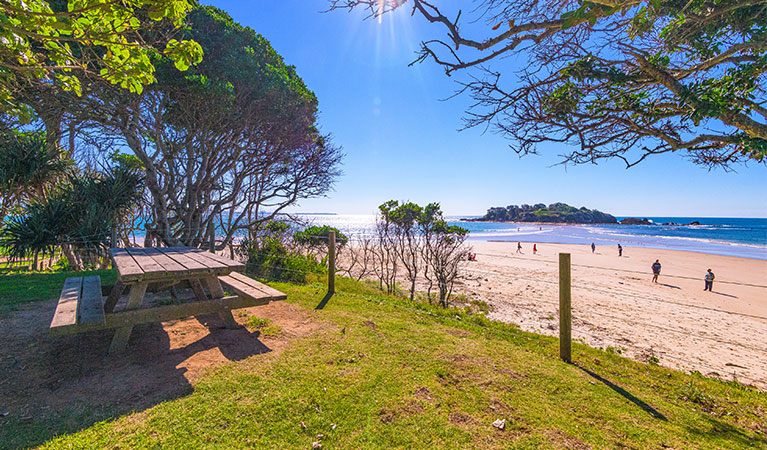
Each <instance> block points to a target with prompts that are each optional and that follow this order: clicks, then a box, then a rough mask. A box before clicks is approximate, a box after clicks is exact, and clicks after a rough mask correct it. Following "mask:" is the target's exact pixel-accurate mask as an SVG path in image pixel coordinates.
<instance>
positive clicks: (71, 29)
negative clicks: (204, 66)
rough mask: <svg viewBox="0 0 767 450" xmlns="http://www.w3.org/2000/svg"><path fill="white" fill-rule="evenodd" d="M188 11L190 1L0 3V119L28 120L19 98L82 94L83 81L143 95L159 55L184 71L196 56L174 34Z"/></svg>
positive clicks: (188, 44) (196, 48)
mask: <svg viewBox="0 0 767 450" xmlns="http://www.w3.org/2000/svg"><path fill="white" fill-rule="evenodd" d="M191 7H192V5H191V3H190V2H189V1H187V0H131V1H124V0H5V1H2V2H0V112H2V113H4V114H10V115H19V116H23V117H25V118H26V119H29V118H30V116H31V111H30V110H29V108H28V105H27V104H26V103H24V102H23V101H21V102H20V101H19V99H18V98H17V90H18V89H20V88H24V87H26V86H27V85H33V86H38V87H41V88H43V87H51V86H55V87H56V88H60V89H64V90H69V91H73V92H76V93H78V94H80V93H81V92H82V84H83V81H84V80H85V79H89V78H101V79H104V80H108V81H109V82H111V83H114V84H117V85H120V86H121V87H122V88H125V89H128V90H130V91H132V92H141V91H142V89H143V88H144V86H145V85H148V84H151V83H152V82H154V80H155V78H154V66H153V64H152V58H155V57H158V56H159V55H164V56H165V57H167V58H170V59H171V60H173V61H174V63H175V64H176V67H177V68H178V69H179V70H186V68H188V67H189V66H190V65H192V64H195V63H197V62H199V61H200V59H201V57H202V51H201V48H200V46H199V45H198V44H197V43H195V42H194V41H191V40H177V39H174V38H173V37H172V33H173V31H174V29H176V28H178V27H181V26H182V25H183V21H184V18H185V16H186V13H187V12H188V11H189V10H190V9H191ZM161 22H162V23H161ZM168 23H169V24H170V26H168ZM158 45H161V46H162V47H160V48H158Z"/></svg>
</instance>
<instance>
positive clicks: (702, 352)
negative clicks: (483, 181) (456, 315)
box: [457, 242, 767, 389]
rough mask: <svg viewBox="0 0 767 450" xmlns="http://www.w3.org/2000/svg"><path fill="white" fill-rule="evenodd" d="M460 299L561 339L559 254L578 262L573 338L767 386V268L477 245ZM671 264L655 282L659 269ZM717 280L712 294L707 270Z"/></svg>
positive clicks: (572, 248) (661, 255) (638, 254)
mask: <svg viewBox="0 0 767 450" xmlns="http://www.w3.org/2000/svg"><path fill="white" fill-rule="evenodd" d="M471 245H472V246H473V248H474V251H475V252H476V253H477V261H475V262H467V264H466V266H465V269H466V274H467V277H466V279H464V280H462V281H461V282H460V283H459V285H458V286H457V290H458V292H461V293H464V294H466V295H468V296H470V297H471V298H477V299H482V300H485V301H487V302H488V303H490V305H491V307H492V311H491V312H490V313H489V315H490V317H491V318H493V319H496V320H501V321H505V322H512V323H516V324H519V326H520V327H521V328H522V329H524V330H527V331H533V332H538V333H542V334H550V335H556V334H557V333H558V298H559V297H558V295H559V294H558V254H559V253H560V252H569V253H570V254H571V255H572V265H573V266H572V286H573V288H572V296H573V298H572V305H573V339H576V340H580V341H582V342H584V343H586V344H588V345H591V346H594V347H602V348H607V347H612V348H614V349H616V351H620V352H622V354H623V355H624V356H627V357H629V358H636V359H639V360H642V361H649V360H651V358H653V357H654V358H657V360H658V361H659V364H661V365H664V366H668V367H674V368H679V369H682V370H686V371H689V370H698V371H700V372H701V373H703V374H705V375H711V376H718V377H721V378H723V379H727V380H731V379H733V378H737V379H738V380H740V381H742V382H744V383H748V384H753V385H755V386H758V387H760V388H762V389H766V388H767V261H761V260H755V259H746V258H735V257H728V256H716V255H709V254H703V253H693V252H684V251H671V250H655V249H646V248H631V247H624V250H623V256H622V257H618V251H617V247H604V246H603V247H599V246H598V247H597V248H596V252H594V253H593V254H592V252H591V248H590V247H589V246H584V245H562V244H538V253H537V254H535V255H534V254H533V251H532V246H533V244H532V243H523V244H522V246H523V253H522V254H519V253H515V252H516V246H517V245H516V243H511V242H472V243H471ZM656 259H659V260H660V262H661V264H662V271H661V276H660V278H659V280H658V283H657V284H655V283H652V281H651V279H652V271H651V269H650V266H651V264H652V263H653V262H654V261H655V260H656ZM708 268H711V269H713V271H714V273H715V274H716V281H715V282H714V289H713V292H704V290H703V287H704V281H703V276H704V274H705V272H706V269H708Z"/></svg>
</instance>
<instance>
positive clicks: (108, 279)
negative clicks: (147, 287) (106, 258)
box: [0, 270, 117, 315]
mask: <svg viewBox="0 0 767 450" xmlns="http://www.w3.org/2000/svg"><path fill="white" fill-rule="evenodd" d="M88 275H100V276H101V284H102V285H106V284H114V282H115V281H116V280H117V272H115V271H112V270H94V271H86V272H28V271H23V272H14V273H12V274H7V275H0V315H2V314H4V313H7V312H8V311H12V310H13V309H15V308H16V306H18V305H20V304H22V303H27V302H32V301H39V300H50V299H53V298H58V296H59V295H60V294H61V287H62V286H64V280H66V279H67V278H69V277H82V276H88Z"/></svg>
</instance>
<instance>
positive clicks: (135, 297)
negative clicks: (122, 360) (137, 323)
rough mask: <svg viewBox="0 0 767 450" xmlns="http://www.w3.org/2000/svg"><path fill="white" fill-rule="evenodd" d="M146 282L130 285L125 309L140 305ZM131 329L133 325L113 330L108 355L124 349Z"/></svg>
mask: <svg viewBox="0 0 767 450" xmlns="http://www.w3.org/2000/svg"><path fill="white" fill-rule="evenodd" d="M147 284H148V283H137V284H134V285H133V286H131V288H130V297H129V298H128V304H127V305H126V306H125V309H136V308H138V307H139V306H141V302H142V301H143V300H144V294H145V293H146V287H147ZM132 331H133V325H130V326H127V327H122V328H118V329H117V330H115V335H114V337H113V338H112V344H111V345H110V346H109V354H110V355H114V354H117V353H122V352H123V351H125V348H126V347H127V346H128V339H129V338H130V335H131V332H132Z"/></svg>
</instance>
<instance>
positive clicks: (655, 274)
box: [652, 259, 660, 283]
mask: <svg viewBox="0 0 767 450" xmlns="http://www.w3.org/2000/svg"><path fill="white" fill-rule="evenodd" d="M658 275H660V260H658V259H656V260H655V262H654V263H653V264H652V282H653V283H657V282H658Z"/></svg>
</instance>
